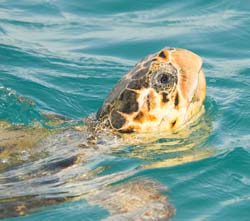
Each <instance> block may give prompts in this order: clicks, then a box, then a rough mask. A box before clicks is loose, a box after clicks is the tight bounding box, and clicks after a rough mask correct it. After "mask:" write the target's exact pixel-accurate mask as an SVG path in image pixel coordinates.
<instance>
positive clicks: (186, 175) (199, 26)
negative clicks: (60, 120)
mask: <svg viewBox="0 0 250 221" xmlns="http://www.w3.org/2000/svg"><path fill="white" fill-rule="evenodd" d="M249 22H250V2H249V1H247V0H243V1H231V0H221V1H219V0H217V1H208V0H191V1H173V0H171V1H163V0H159V1H146V0H142V1H132V0H127V1H122V0H117V1H115V0H97V1H85V0H82V1H79V0H74V1H66V0H53V1H46V0H43V1H42V0H40V1H32V0H23V1H16V0H12V1H7V0H6V1H5V0H2V1H0V119H1V120H7V121H9V122H12V123H13V124H18V123H21V124H26V125H32V124H33V123H34V122H40V123H41V124H42V125H43V126H46V122H45V121H44V118H43V117H42V115H41V114H40V113H41V112H53V113H56V114H61V115H64V116H66V117H69V118H73V119H76V120H78V119H81V118H83V117H86V116H88V115H89V114H91V113H94V112H96V111H97V110H98V108H99V106H100V105H101V104H102V101H103V100H104V98H105V97H106V95H107V94H108V92H109V91H110V90H111V88H112V87H113V86H114V84H115V83H116V82H117V80H118V79H119V78H121V76H122V75H123V74H124V73H126V72H127V71H128V70H129V69H130V68H131V67H132V66H133V65H134V64H135V63H136V62H137V61H139V60H140V59H141V58H143V57H145V56H146V55H148V54H151V53H154V52H156V51H159V50H160V49H161V48H163V47H166V46H167V47H169V46H171V47H181V48H187V49H189V50H192V51H194V52H195V53H197V54H199V55H200V56H201V57H202V58H203V62H204V64H203V66H204V71H205V73H206V80H207V98H206V102H205V108H206V114H205V116H204V121H206V122H209V123H208V124H209V128H210V132H209V135H208V137H206V139H203V140H200V141H197V139H196V137H198V140H199V132H197V131H196V132H194V134H193V135H192V138H190V140H188V138H187V141H182V142H193V143H198V145H199V148H200V149H202V148H203V149H208V148H211V149H213V154H212V155H209V156H208V157H205V158H203V159H201V160H198V161H194V162H190V163H185V164H182V165H177V166H163V167H161V168H157V167H150V168H148V169H146V168H145V169H140V170H138V171H137V172H136V173H133V175H131V176H130V175H129V172H128V175H127V178H128V179H129V178H131V177H133V178H140V177H147V178H150V179H154V180H157V181H159V182H161V183H163V184H164V185H165V186H167V187H168V189H169V190H168V192H166V193H164V194H166V195H167V196H168V197H169V200H170V201H171V203H172V204H173V205H174V207H175V208H176V215H175V216H174V218H173V220H175V221H180V220H181V221H182V220H197V221H198V220H199V221H201V220H209V221H215V220H216V221H220V220H227V221H229V220H232V221H235V220H250V173H249V168H250V145H249V143H250V117H249V116H250V90H249V89H250V42H249V39H250V26H249ZM20 97H21V99H20ZM22 98H23V99H22ZM27 99H28V100H27ZM31 101H32V102H31ZM33 103H34V104H33ZM0 146H1V144H0ZM136 148H138V149H140V148H143V147H138V146H137V147H131V148H130V147H128V148H127V149H126V150H125V151H124V152H126V153H127V152H129V151H136ZM124 152H123V151H121V152H119V153H115V154H110V155H109V156H108V157H107V158H105V159H103V160H102V161H101V160H100V159H99V161H98V162H95V163H96V164H95V166H97V165H102V166H105V168H107V169H106V170H105V171H103V172H102V174H100V175H99V176H105V175H107V174H116V173H118V172H126V171H130V170H132V169H135V168H138V166H140V165H141V164H142V163H145V162H144V161H143V160H140V159H138V158H136V157H127V155H126V154H125V153H124ZM56 154H57V153H56V152H54V155H56ZM58 154H59V153H58ZM67 154H69V153H67ZM147 154H149V153H147ZM150 154H152V156H153V157H152V158H150V159H149V160H148V161H147V160H146V161H147V162H146V163H152V162H154V161H155V160H160V159H161V157H163V155H161V154H158V153H150ZM150 156H151V155H150ZM50 157H57V156H50ZM164 157H166V156H165V155H164ZM0 160H1V163H4V159H0ZM46 160H48V159H44V161H46ZM39 162H40V161H39ZM18 171H20V173H23V171H22V168H19V169H17V170H11V171H7V172H3V173H2V174H0V178H3V177H7V176H9V177H10V176H18ZM79 171H80V172H81V168H79ZM58 176H59V175H58ZM61 176H63V174H61ZM57 178H58V177H57ZM59 178H60V176H59ZM116 181H117V180H116ZM9 182H10V183H5V184H3V183H2V184H1V185H0V198H4V197H6V194H7V195H8V196H9V197H10V198H11V197H15V196H17V195H18V194H21V193H22V191H23V192H25V191H27V192H28V190H22V185H24V186H25V185H26V187H27V188H28V187H29V185H28V184H22V183H18V182H16V183H15V181H13V180H10V181H9ZM121 182H122V179H121ZM76 187H77V191H78V192H77V193H79V192H80V193H81V191H83V189H81V187H82V186H77V185H76ZM20 188H21V189H20ZM24 189H25V187H24ZM37 190H39V191H40V189H39V188H38V189H37ZM34 191H36V189H35V190H34ZM44 191H45V192H46V191H48V192H49V191H52V190H51V189H50V186H47V187H46V186H45V190H44ZM53 191H55V192H57V191H60V188H59V189H58V190H57V189H53ZM68 191H69V194H70V193H71V191H72V193H73V192H74V191H76V190H75V189H74V190H73V189H70V190H68ZM84 191H86V190H84ZM107 216H108V213H107V211H105V210H104V209H103V208H100V207H97V206H91V205H89V204H88V203H87V202H86V201H84V200H78V201H72V202H65V203H62V204H58V205H53V206H49V207H45V208H42V209H41V210H39V212H37V213H33V214H31V215H28V216H25V217H17V218H11V219H6V220H15V221H16V220H25V221H26V220H27V221H28V220H32V221H33V220H100V219H102V218H105V217H107Z"/></svg>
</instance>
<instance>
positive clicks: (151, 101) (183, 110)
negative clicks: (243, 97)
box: [0, 48, 206, 220]
mask: <svg viewBox="0 0 250 221" xmlns="http://www.w3.org/2000/svg"><path fill="white" fill-rule="evenodd" d="M201 66H202V61H201V58H200V57H199V56H198V55H196V54H194V53H192V52H190V51H187V50H184V49H175V48H165V49H163V50H161V51H160V52H157V53H156V54H153V55H149V56H148V57H146V58H145V59H143V60H142V61H141V62H139V63H138V64H136V65H135V67H134V68H133V69H132V70H131V71H129V72H128V73H127V74H126V75H125V76H124V77H123V78H122V79H121V80H120V81H119V82H118V83H117V84H116V85H115V87H114V88H113V90H112V91H111V93H110V94H109V95H108V96H107V98H106V99H105V101H104V103H103V105H102V106H101V108H100V109H99V110H98V112H97V114H96V116H92V117H89V118H86V119H85V125H84V126H82V127H74V128H71V129H69V130H68V129H67V130H66V129H57V130H49V129H45V128H42V127H37V126H34V127H28V128H25V127H19V128H13V126H10V125H9V124H8V123H2V125H1V129H0V140H1V144H2V145H1V149H0V156H1V158H2V159H9V164H6V163H5V164H1V165H0V169H1V171H6V170H10V169H13V167H21V166H22V165H23V164H24V163H26V162H29V161H36V160H37V159H39V158H41V157H42V156H41V153H45V155H46V151H41V149H43V148H45V149H46V150H48V149H49V148H50V147H51V148H53V145H54V146H58V145H59V146H60V147H61V148H62V149H64V148H69V147H75V148H81V149H84V150H86V151H84V154H78V155H74V156H72V157H69V158H66V159H63V158H62V160H58V161H56V162H55V163H52V164H49V165H44V166H43V167H40V168H39V169H38V170H36V171H35V172H34V171H33V174H28V175H26V177H25V176H24V177H22V178H20V177H19V178H18V179H20V180H24V179H26V178H27V179H30V178H32V177H33V178H36V177H39V176H43V175H51V174H55V173H57V172H58V173H59V172H60V171H62V170H65V169H67V168H70V167H72V166H74V165H76V164H78V163H81V164H85V163H86V164H87V163H89V159H92V158H93V156H95V155H96V154H97V153H102V152H105V151H107V149H108V148H109V146H112V142H113V140H114V137H118V138H119V139H120V144H121V143H122V142H123V137H124V136H125V135H126V134H131V133H134V134H136V133H141V132H142V133H144V132H151V131H155V130H156V131H159V132H160V131H168V132H169V133H174V132H175V131H176V130H178V129H179V128H180V127H181V126H183V125H185V124H186V123H187V122H188V121H189V120H190V119H191V118H192V117H193V116H194V115H196V114H198V113H199V112H200V111H201V110H202V105H203V101H204V99H205V93H206V84H205V77H204V73H203V71H202V69H201ZM46 117H47V118H48V119H49V120H51V121H52V122H53V123H58V122H59V123H62V122H64V121H65V119H62V118H60V117H59V116H56V117H51V116H49V115H47V116H46ZM127 141H129V142H132V143H133V142H134V141H133V138H132V139H128V140H127ZM37 149H38V150H40V151H37V152H36V151H34V150H37ZM20 151H21V152H22V151H30V153H31V157H30V158H28V159H20V157H19V156H18V157H17V156H16V155H15V153H17V152H18V153H20ZM97 173H98V171H90V172H88V173H87V174H85V175H86V176H85V178H84V179H85V180H86V181H88V180H91V179H93V180H94V179H95V178H94V177H95V176H96V174H97ZM126 176H128V175H126ZM126 176H125V177H124V178H126ZM117 177H119V176H117ZM0 182H1V183H3V184H4V183H6V182H8V180H4V179H3V180H1V177H0ZM111 195H112V197H110V196H111ZM75 198H79V196H78V197H75V196H72V197H71V196H68V197H58V198H56V197H55V198H50V199H46V198H41V197H40V196H39V195H36V196H34V195H28V196H23V197H17V198H12V199H10V198H3V199H0V214H1V215H0V218H5V217H13V216H20V215H26V214H28V213H30V212H33V211H36V208H39V207H41V206H45V205H51V204H55V203H60V202H63V201H66V200H72V199H75ZM84 198H86V199H87V200H89V202H90V203H93V204H98V205H101V206H102V207H103V208H106V209H107V210H108V211H109V212H110V214H111V216H110V217H109V218H107V220H166V219H168V218H169V217H172V216H173V215H174V213H175V210H174V208H173V206H171V204H170V203H169V201H168V199H167V197H166V196H165V195H162V194H161V190H160V188H159V185H158V184H157V183H156V182H154V181H145V180H139V181H136V180H134V181H133V180H132V181H128V182H126V183H124V184H120V185H115V186H110V185H108V186H103V187H99V189H98V190H97V191H96V194H94V195H86V194H85V195H84ZM155 205H158V207H155Z"/></svg>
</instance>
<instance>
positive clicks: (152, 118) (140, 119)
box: [134, 111, 157, 123]
mask: <svg viewBox="0 0 250 221" xmlns="http://www.w3.org/2000/svg"><path fill="white" fill-rule="evenodd" d="M155 120H157V118H156V117H155V116H154V115H151V114H148V113H145V114H144V113H143V112H142V111H140V112H139V113H138V114H137V115H136V116H135V117H134V121H135V122H136V123H143V122H145V121H155Z"/></svg>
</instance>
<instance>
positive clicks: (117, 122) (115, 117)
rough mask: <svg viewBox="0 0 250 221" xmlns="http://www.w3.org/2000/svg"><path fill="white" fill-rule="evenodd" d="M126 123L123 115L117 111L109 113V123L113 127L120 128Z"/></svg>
mask: <svg viewBox="0 0 250 221" xmlns="http://www.w3.org/2000/svg"><path fill="white" fill-rule="evenodd" d="M125 123H126V120H125V119H124V117H123V116H122V115H121V114H119V113H118V112H117V111H112V113H111V124H112V126H113V127H114V128H115V129H120V128H122V126H123V125H124V124H125Z"/></svg>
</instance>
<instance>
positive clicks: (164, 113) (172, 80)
mask: <svg viewBox="0 0 250 221" xmlns="http://www.w3.org/2000/svg"><path fill="white" fill-rule="evenodd" d="M205 94H206V82H205V76H204V73H203V71H202V60H201V58H200V57H199V56H198V55H196V54H195V53H193V52H191V51H188V50H185V49H180V48H165V49H163V50H161V51H160V52H158V53H156V54H153V55H149V56H148V57H146V58H145V59H143V60H142V61H141V62H139V63H138V64H136V65H135V67H134V68H133V69H132V70H131V71H129V72H128V73H127V74H126V75H125V76H124V77H123V78H122V79H121V80H120V81H119V82H118V83H117V84H116V86H115V87H114V88H113V90H112V91H111V93H110V94H109V95H108V97H107V98H106V100H105V101H104V103H103V105H102V107H101V108H100V109H99V111H98V112H97V120H98V121H99V122H100V123H101V124H103V125H105V127H109V128H112V129H113V130H115V131H118V132H123V133H126V132H147V131H171V130H174V129H176V128H179V127H180V126H181V125H183V124H185V123H186V122H187V121H189V120H190V118H192V117H193V115H195V114H197V113H198V112H200V110H201V109H202V106H203V101H204V99H205Z"/></svg>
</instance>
